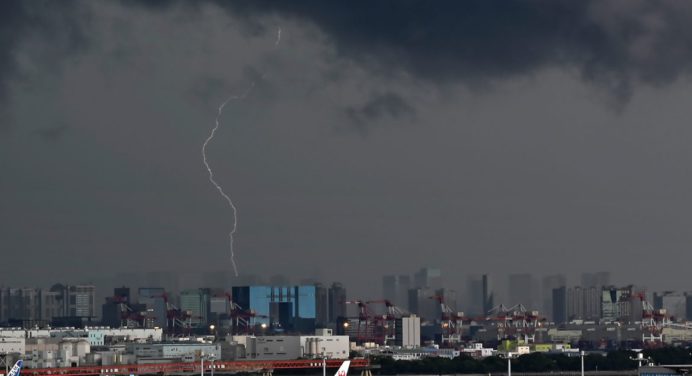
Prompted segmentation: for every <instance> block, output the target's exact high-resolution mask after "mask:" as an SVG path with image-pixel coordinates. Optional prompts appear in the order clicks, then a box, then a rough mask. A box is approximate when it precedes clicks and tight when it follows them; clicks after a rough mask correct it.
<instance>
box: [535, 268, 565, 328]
mask: <svg viewBox="0 0 692 376" xmlns="http://www.w3.org/2000/svg"><path fill="white" fill-rule="evenodd" d="M563 286H567V279H566V278H565V276H564V275H563V274H553V275H547V276H545V277H543V281H542V284H541V303H542V306H541V311H542V314H543V316H544V317H547V318H548V319H550V320H555V317H554V316H553V290H554V289H557V288H560V287H563Z"/></svg>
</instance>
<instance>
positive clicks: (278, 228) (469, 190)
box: [0, 0, 692, 296]
mask: <svg viewBox="0 0 692 376" xmlns="http://www.w3.org/2000/svg"><path fill="white" fill-rule="evenodd" d="M691 20H692V3H688V2H677V1H627V2H623V1H598V2H595V1H594V2H592V1H486V0H483V1H466V2H460V1H448V2H445V1H440V2H423V1H396V2H394V1H392V2H389V1H381V2H371V1H343V2H332V1H299V2H289V1H230V2H214V1H200V2H194V3H193V2H184V1H180V2H178V1H151V2H149V1H143V2H139V1H112V2H94V1H69V2H44V1H23V2H19V1H3V2H2V3H0V249H1V250H2V255H3V259H4V260H5V262H3V265H4V266H5V267H4V268H3V273H2V279H0V284H4V285H8V284H15V285H31V286H34V285H36V286H43V285H49V284H51V283H53V282H56V281H67V282H80V283H81V282H98V281H101V280H104V279H107V278H115V276H117V275H125V274H127V273H130V274H137V273H139V274H143V273H151V272H160V271H168V272H175V273H181V275H182V274H185V275H192V276H195V275H197V276H202V277H200V280H202V281H204V277H203V276H204V275H205V274H207V273H218V272H225V273H232V265H231V260H230V258H229V249H228V231H229V229H230V228H231V225H232V221H233V217H232V212H231V211H230V210H229V207H228V206H227V205H226V203H225V202H224V200H223V198H222V197H221V196H219V194H218V192H217V191H216V190H215V189H214V187H213V186H212V185H211V184H210V182H209V180H208V175H207V171H206V169H205V168H204V165H203V164H202V155H201V147H202V143H203V142H204V140H205V139H206V138H207V137H208V135H209V132H210V130H211V128H212V127H213V126H214V121H215V118H216V115H217V110H218V106H219V105H220V104H221V103H222V102H223V101H224V100H225V99H226V98H228V97H229V96H231V95H240V94H242V93H244V92H245V91H246V90H247V89H248V88H249V87H250V86H254V88H253V90H252V91H251V92H249V94H248V95H247V97H245V98H244V99H243V100H237V101H231V102H229V104H228V105H227V106H226V107H225V109H224V112H223V113H222V115H221V117H220V118H219V121H220V128H219V130H218V132H217V133H216V136H215V138H214V139H213V140H212V141H211V142H210V144H209V146H208V149H207V153H208V158H209V163H210V165H211V167H212V168H213V170H214V173H215V177H216V179H217V181H218V182H219V183H220V184H221V185H222V186H223V187H224V189H225V191H226V192H227V193H228V194H229V196H230V197H231V198H232V199H233V202H234V203H235V205H236V206H237V208H238V223H237V225H238V226H237V232H236V234H235V255H236V262H237V264H238V269H239V273H240V276H241V277H243V276H248V275H258V276H266V277H269V276H272V275H285V276H287V277H288V278H291V279H293V280H295V281H298V280H300V279H305V278H313V279H316V280H321V281H324V282H328V283H331V281H341V282H343V283H344V284H345V285H346V286H347V287H348V289H349V294H351V293H352V294H354V295H360V296H377V295H378V294H379V293H380V283H381V278H382V275H384V274H399V273H411V272H413V271H415V270H417V269H419V268H420V267H422V266H428V265H430V266H437V267H439V268H440V269H441V270H442V273H443V275H444V278H445V281H446V283H447V284H448V285H450V286H461V285H462V284H463V283H464V281H465V280H466V278H467V276H469V275H472V274H480V273H485V272H487V273H491V274H494V275H504V274H509V273H532V274H535V275H537V276H540V275H545V274H549V273H564V274H567V275H568V276H571V277H572V278H575V277H577V276H578V275H579V274H580V273H582V272H594V271H601V270H606V271H610V272H611V273H612V275H613V280H614V282H616V283H621V284H626V283H635V284H640V285H644V286H647V287H649V288H653V289H687V288H688V287H689V281H688V279H687V277H686V276H688V275H689V262H690V261H691V260H692V256H690V254H689V253H688V252H689V246H690V244H692V232H691V231H690V228H692V214H691V213H692V197H691V195H692V171H691V168H690V161H692V148H690V140H692V127H691V126H690V120H689V119H690V118H691V117H692V95H690V93H692V81H691V80H690V77H691V76H690V73H691V68H692V22H690V21H691ZM279 29H280V30H281V40H280V43H278V45H277V43H276V42H277V35H278V30H279ZM10 265H12V267H10ZM233 278H235V277H231V279H233ZM114 283H115V284H121V283H127V281H115V282H114ZM373 286H374V287H373ZM459 289H461V287H459Z"/></svg>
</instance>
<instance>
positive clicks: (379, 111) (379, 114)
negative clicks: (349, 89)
mask: <svg viewBox="0 0 692 376" xmlns="http://www.w3.org/2000/svg"><path fill="white" fill-rule="evenodd" d="M345 111H346V115H347V116H348V117H349V119H350V120H351V121H352V122H353V124H354V125H355V127H356V129H357V130H358V131H359V132H360V133H362V134H367V133H368V131H369V129H370V127H371V126H372V124H373V123H374V122H376V121H378V120H380V119H382V118H383V117H388V118H391V119H401V118H409V119H411V118H413V117H414V116H415V114H416V110H415V109H414V108H413V106H411V105H410V104H408V103H407V102H406V100H404V98H402V97H401V96H400V95H398V94H396V93H392V92H388V93H384V94H378V95H374V96H373V97H372V98H371V99H370V100H369V101H368V102H366V103H365V104H363V105H361V106H357V107H356V106H351V107H348V108H347V109H346V110H345Z"/></svg>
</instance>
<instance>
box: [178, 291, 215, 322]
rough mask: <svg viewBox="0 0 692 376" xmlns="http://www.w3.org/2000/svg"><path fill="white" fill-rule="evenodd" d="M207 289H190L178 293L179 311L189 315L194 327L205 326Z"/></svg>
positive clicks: (207, 299)
mask: <svg viewBox="0 0 692 376" xmlns="http://www.w3.org/2000/svg"><path fill="white" fill-rule="evenodd" d="M209 295H210V294H209V289H192V290H185V291H182V292H181V293H180V310H181V311H183V312H187V313H189V314H190V323H191V324H192V325H193V326H195V327H202V326H206V325H207V323H208V320H209Z"/></svg>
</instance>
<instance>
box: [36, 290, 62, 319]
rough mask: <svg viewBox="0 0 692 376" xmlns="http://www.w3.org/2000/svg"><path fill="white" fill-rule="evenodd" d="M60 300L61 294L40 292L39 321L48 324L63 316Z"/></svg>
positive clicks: (48, 291) (46, 291) (47, 291)
mask: <svg viewBox="0 0 692 376" xmlns="http://www.w3.org/2000/svg"><path fill="white" fill-rule="evenodd" d="M62 299H63V298H62V293H61V292H57V291H50V290H46V289H43V290H41V319H42V320H43V321H44V322H46V323H50V322H52V321H53V319H54V318H57V317H63V316H65V311H64V307H63V301H62Z"/></svg>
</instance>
